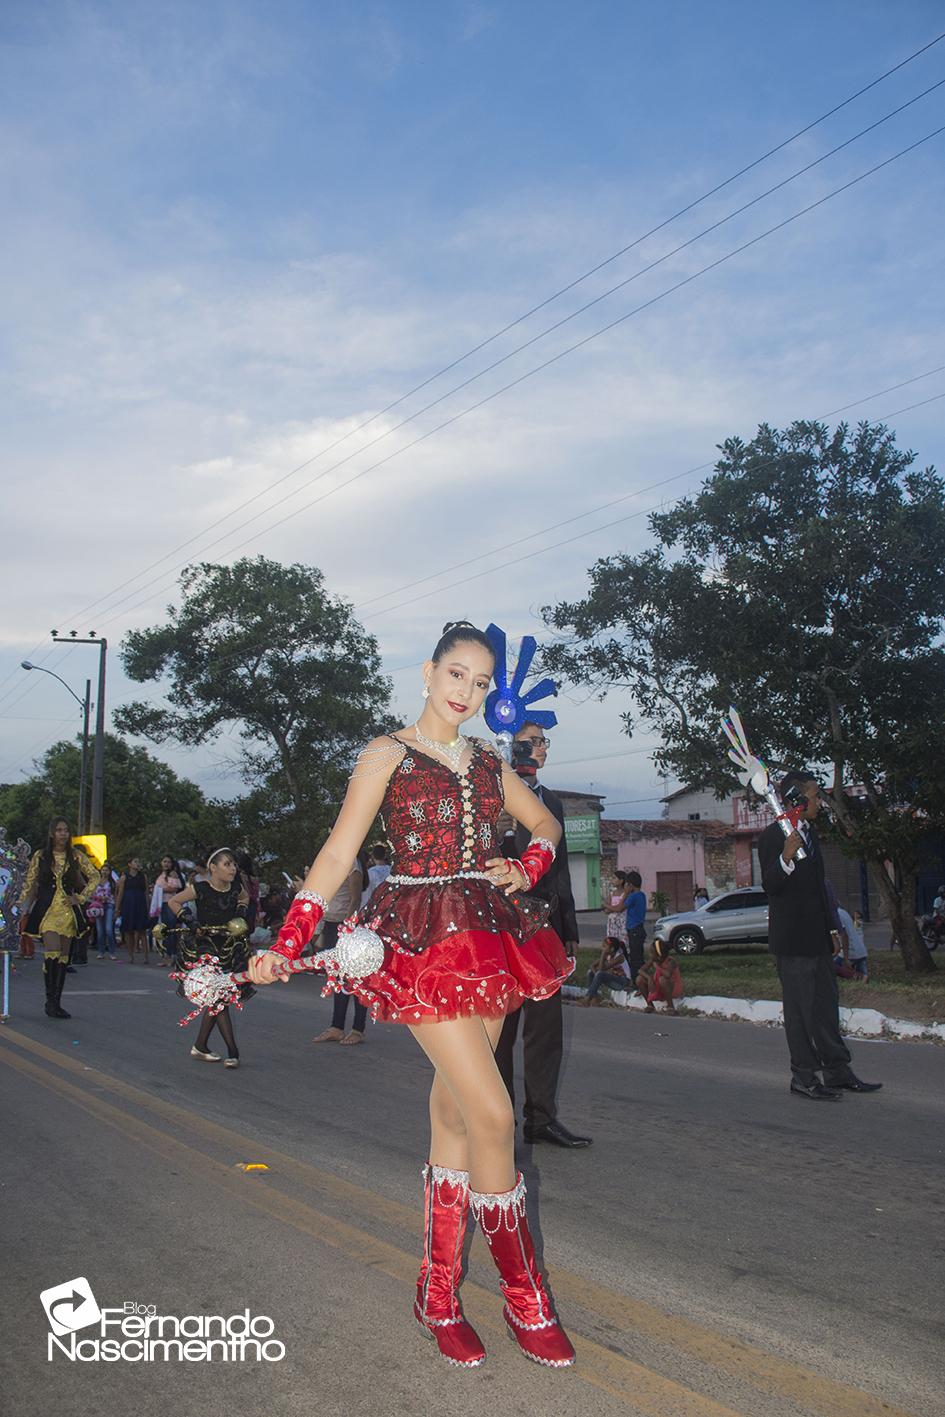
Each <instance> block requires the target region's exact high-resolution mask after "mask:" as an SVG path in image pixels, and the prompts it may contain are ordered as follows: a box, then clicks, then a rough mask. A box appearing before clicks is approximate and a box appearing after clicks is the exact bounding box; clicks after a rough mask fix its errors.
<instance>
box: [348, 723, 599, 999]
mask: <svg viewBox="0 0 945 1417" xmlns="http://www.w3.org/2000/svg"><path fill="white" fill-rule="evenodd" d="M469 741H470V744H471V746H472V757H471V759H470V761H469V764H468V766H467V767H466V769H465V771H464V772H462V773H456V772H454V771H453V770H452V769H451V768H449V767H447V766H446V764H445V763H440V762H437V760H436V759H435V758H433V757H431V756H430V755H429V754H427V753H424V752H422V751H421V750H420V749H418V748H415V747H414V746H413V745H412V744H406V743H404V742H403V741H402V740H401V739H399V738H396V739H394V742H395V743H397V744H399V745H400V746H401V747H402V748H403V749H404V756H403V758H402V759H401V761H400V763H399V764H398V766H397V767H396V768H395V769H394V771H393V773H392V775H391V778H390V781H389V783H388V785H387V790H386V792H385V794H384V801H383V803H382V804H381V819H382V821H383V824H384V828H385V833H386V836H387V839H388V841H389V842H390V845H391V847H392V849H393V858H392V866H391V873H390V875H389V876H388V877H387V879H386V880H385V881H383V882H382V883H381V885H380V886H378V888H377V889H376V890H375V892H374V894H373V895H372V896H371V899H370V901H369V902H368V904H367V906H366V907H365V908H364V909H363V910H362V911H361V912H360V913H359V915H358V916H357V917H356V923H357V924H359V925H366V926H367V927H368V928H370V929H371V930H374V931H376V932H377V934H378V935H380V937H381V939H382V940H383V942H384V965H383V967H382V968H381V969H379V970H378V971H377V973H375V974H369V975H367V976H365V977H364V978H363V979H357V980H354V979H344V980H341V981H334V980H332V979H331V978H329V981H328V985H327V988H326V991H325V992H328V991H329V990H331V989H334V990H336V991H337V990H338V989H343V990H344V991H345V992H346V993H352V994H354V995H355V997H356V998H358V999H360V1000H361V1002H362V1003H364V1004H366V1005H367V1006H368V1008H369V1010H370V1013H371V1017H372V1018H374V1019H380V1020H382V1021H385V1022H391V1023H406V1024H416V1023H423V1022H428V1023H434V1022H436V1021H438V1020H442V1019H452V1018H461V1017H466V1016H467V1015H471V1014H479V1015H481V1016H482V1017H484V1018H501V1017H502V1016H503V1015H505V1014H507V1013H511V1012H512V1010H513V1009H517V1008H518V1007H519V1005H520V1004H521V1002H522V1000H523V999H547V998H549V997H550V996H551V995H552V994H555V993H557V991H558V990H559V989H560V988H561V984H562V982H563V981H564V980H565V979H567V978H568V976H569V975H570V974H571V972H572V970H573V969H574V962H573V960H571V959H569V957H568V956H567V955H566V954H565V952H564V946H563V945H562V943H561V941H560V939H559V938H558V936H557V934H556V933H555V931H554V930H552V929H551V928H550V926H549V925H548V923H547V922H548V910H549V907H548V904H547V902H543V901H538V900H535V899H532V898H530V897H528V896H525V895H514V896H507V895H505V894H504V893H503V892H502V891H501V890H500V889H499V888H498V887H497V886H495V885H494V884H493V883H492V881H491V879H490V878H489V876H488V874H487V872H486V869H485V867H486V862H487V861H489V860H492V859H494V858H496V857H498V856H501V855H502V852H501V850H500V847H499V838H498V833H497V831H496V824H497V822H498V818H499V812H500V811H501V810H502V806H503V800H504V798H503V792H502V760H501V759H500V758H498V757H497V756H496V755H495V754H494V753H493V752H492V751H491V749H489V748H488V747H486V745H485V744H484V743H481V742H480V741H479V740H478V739H475V738H470V740H469ZM352 923H355V922H352Z"/></svg>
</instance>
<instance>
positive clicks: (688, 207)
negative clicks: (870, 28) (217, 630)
mask: <svg viewBox="0 0 945 1417" xmlns="http://www.w3.org/2000/svg"><path fill="white" fill-rule="evenodd" d="M943 39H945V31H943V32H942V33H940V34H937V35H935V36H934V37H933V38H932V39H931V40H929V41H928V43H926V44H923V45H921V46H920V47H919V48H917V49H915V50H913V51H912V53H911V54H908V55H907V56H906V57H905V58H904V59H902V60H900V61H899V62H898V63H897V64H894V65H892V66H891V67H890V68H888V69H886V70H884V71H883V73H881V74H879V75H877V77H876V78H874V79H872V80H870V82H869V83H867V84H864V85H862V86H861V87H860V88H858V89H857V90H855V92H853V93H852V94H849V95H848V96H847V97H846V98H844V99H842V100H841V101H840V102H839V103H837V104H834V106H833V107H832V108H829V109H828V110H827V111H826V112H824V113H822V114H820V116H819V117H817V118H815V119H813V120H811V121H810V122H809V123H806V124H805V125H804V126H803V127H801V128H799V129H797V130H796V132H794V133H792V134H790V135H789V136H788V137H786V138H784V139H782V140H781V141H780V142H779V143H776V144H775V145H774V146H773V147H771V148H768V149H767V150H766V151H765V152H763V153H762V154H760V156H758V157H756V158H753V159H752V161H751V162H748V163H746V164H744V165H743V166H742V167H740V168H738V169H737V171H735V172H733V173H731V174H730V175H729V176H728V177H726V178H724V179H723V180H722V181H721V182H719V183H716V185H715V186H713V187H711V188H709V189H708V190H707V191H706V192H703V193H702V194H701V196H699V197H697V198H695V199H694V200H693V201H691V202H688V203H686V204H685V205H684V206H682V207H680V208H679V209H678V211H676V212H674V213H672V215H670V216H668V217H666V218H664V220H662V221H661V222H659V223H657V225H655V226H653V227H651V228H650V229H649V230H648V231H645V232H643V233H641V234H640V235H639V236H636V237H634V238H633V240H631V241H629V242H627V243H626V244H625V245H623V246H621V247H620V248H619V249H618V250H617V251H615V252H613V253H612V254H611V255H609V256H607V257H605V258H604V260H602V261H599V262H597V263H596V264H595V265H594V266H592V267H590V268H589V269H588V270H586V271H584V272H583V273H582V274H580V275H579V276H576V277H575V278H574V279H572V280H571V281H569V282H568V283H567V284H565V285H563V286H561V287H560V288H559V289H558V290H556V291H554V292H553V293H552V294H551V295H549V296H547V297H546V298H545V299H544V300H541V301H539V302H538V304H536V305H534V306H532V307H530V308H529V309H528V310H526V311H525V312H524V313H523V314H521V315H518V316H517V317H516V318H515V319H513V320H510V321H509V322H508V323H507V324H505V325H503V326H502V327H501V328H500V329H499V330H497V331H495V333H494V334H491V335H489V336H488V337H487V338H486V339H484V340H481V341H479V342H478V343H477V344H475V345H473V346H472V347H471V348H470V349H468V350H466V351H465V352H464V353H463V354H461V355H459V356H458V357H456V358H455V359H453V360H451V361H450V362H449V363H448V364H445V365H443V366H442V367H441V368H440V369H438V370H436V371H435V372H434V373H433V374H431V375H429V376H428V377H427V378H425V379H423V380H422V381H421V382H420V383H418V384H416V385H414V386H413V388H411V389H409V390H407V392H406V393H403V394H401V395H399V396H398V397H397V398H396V399H394V400H393V401H392V402H390V403H388V404H386V405H385V406H384V407H383V408H381V409H379V410H378V411H377V412H376V413H374V414H372V415H371V416H370V417H369V418H366V419H364V420H362V421H361V422H360V423H358V424H357V425H356V426H355V427H354V428H352V429H350V430H349V431H348V432H347V433H345V434H344V435H343V436H342V437H340V438H337V439H335V440H334V442H332V443H330V444H328V445H327V446H326V447H325V448H322V449H320V450H319V452H318V453H316V454H314V455H313V456H312V457H311V458H307V459H305V460H304V461H303V462H301V463H299V464H298V465H297V466H295V467H293V468H291V469H289V471H288V472H286V473H284V474H283V475H282V476H281V477H279V478H277V479H276V480H275V481H274V482H272V483H270V485H269V486H268V487H267V488H264V489H262V490H261V491H260V492H257V493H254V494H253V496H252V497H250V498H248V499H246V500H245V501H244V502H242V503H240V504H239V505H238V506H237V507H234V508H232V509H231V510H230V511H229V512H227V513H226V514H225V515H224V516H222V517H219V518H217V519H216V520H215V521H213V522H210V523H208V525H207V526H206V527H204V528H202V530H201V531H200V532H197V533H195V535H194V536H192V537H189V538H188V539H187V540H185V541H183V542H181V543H179V544H178V545H177V546H176V547H174V548H172V549H171V550H170V551H169V552H167V553H166V554H165V555H164V556H162V557H159V558H158V560H156V561H153V562H151V563H150V564H149V565H148V566H145V567H143V568H142V570H140V571H138V572H136V573H135V575H134V576H131V577H128V578H127V579H126V580H124V581H122V582H120V583H119V584H118V585H117V586H115V587H113V589H112V590H111V591H108V592H106V593H105V594H104V595H102V596H100V597H99V598H98V599H97V600H94V601H92V602H91V603H90V604H89V605H87V606H85V607H83V608H82V609H81V610H80V611H78V612H77V615H78V617H79V618H82V617H84V616H86V615H87V614H89V613H90V612H91V611H92V610H94V609H96V608H97V607H98V606H100V605H102V603H103V602H104V601H107V600H110V599H111V598H112V596H114V595H116V594H117V593H118V591H120V590H123V589H124V588H125V587H126V586H129V585H133V584H134V583H135V582H137V581H140V580H141V579H142V578H143V577H144V576H146V575H148V574H149V572H150V571H152V570H155V569H156V568H157V567H158V566H161V565H163V564H164V562H165V561H168V560H170V559H171V558H172V557H173V556H175V555H177V554H178V552H180V551H182V550H184V549H185V548H186V547H188V546H192V545H194V543H195V542H197V541H199V540H201V539H202V538H203V537H205V536H206V535H207V534H208V533H209V532H210V531H212V530H213V529H214V528H215V527H217V526H220V525H222V523H223V522H224V521H227V520H229V519H230V518H231V517H233V516H236V515H237V514H238V513H239V512H240V511H243V510H245V509H246V508H247V507H250V506H252V505H254V504H255V503H256V502H257V501H258V500H259V499H260V498H262V497H265V496H268V495H269V494H270V493H271V492H272V491H274V490H275V488H277V487H279V486H280V485H282V483H284V482H286V481H288V480H289V479H291V478H292V477H294V476H296V475H297V474H298V473H299V472H301V471H303V470H304V469H305V468H306V467H309V466H310V465H311V464H312V463H314V462H316V461H318V460H319V459H320V458H322V457H325V456H327V454H328V453H330V452H332V451H333V450H334V449H335V448H337V447H339V446H340V445H341V444H343V443H345V442H347V441H348V439H349V438H352V437H354V436H355V435H356V434H357V433H359V432H361V431H362V430H363V429H364V428H367V427H368V426H370V425H371V424H372V423H374V422H376V421H377V419H379V418H382V417H384V416H385V415H386V414H387V413H389V412H391V411H392V410H393V409H395V408H397V407H399V406H400V405H401V404H403V403H404V402H406V400H407V399H409V398H411V397H412V396H413V395H414V394H416V393H419V392H420V391H422V390H423V389H425V388H427V387H428V386H429V385H430V384H432V383H434V382H435V381H436V380H437V379H439V378H441V377H443V376H444V375H445V374H447V373H449V372H451V371H452V370H453V369H455V368H457V367H458V366H459V365H460V364H462V363H464V362H465V361H466V360H467V359H469V358H471V357H472V356H473V355H475V354H477V353H479V352H481V351H482V350H483V349H485V348H487V347H488V346H489V345H491V344H493V343H494V342H495V341H497V340H498V339H500V338H501V337H502V336H503V335H505V334H507V333H508V332H509V331H510V330H513V329H515V328H516V327H517V326H519V325H521V324H523V323H524V322H525V321H526V320H528V319H530V318H531V316H532V315H535V314H537V313H538V312H539V311H541V310H543V309H545V308H546V307H547V306H549V305H551V304H552V303H553V302H554V301H556V300H558V299H560V298H561V296H563V295H566V294H568V293H569V292H570V291H572V290H574V289H576V288H577V287H578V286H580V285H582V284H583V283H584V282H585V281H587V280H589V279H590V278H591V277H592V276H594V275H596V274H597V273H598V272H600V271H601V270H604V269H605V268H606V267H607V266H609V265H611V264H613V262H614V261H616V260H618V259H619V258H620V257H621V256H624V255H626V254H627V253H628V252H629V251H632V250H634V249H635V248H636V247H637V246H640V245H641V244H642V243H643V242H644V241H647V240H648V239H649V238H650V237H652V236H655V235H657V234H658V233H659V232H660V231H663V230H665V229H666V228H667V227H668V226H670V225H671V224H672V223H673V222H675V221H678V220H679V219H680V218H681V217H683V216H685V215H687V214H688V213H689V212H691V211H694V210H695V209H696V208H697V207H698V206H700V205H701V204H702V203H703V202H706V201H708V200H709V198H711V197H713V196H715V195H717V194H718V193H719V192H721V191H723V190H724V189H725V188H726V187H729V186H731V184H732V183H734V182H736V181H737V180H738V179H739V178H740V177H743V176H745V175H746V174H747V173H748V172H751V171H752V170H753V169H754V168H756V167H759V166H760V165H761V164H762V163H764V162H766V161H767V160H768V159H769V158H771V157H774V156H775V155H776V154H777V153H779V152H781V151H783V150H784V149H785V148H787V147H788V146H790V144H791V143H793V142H796V141H797V139H798V138H801V137H803V136H804V135H805V134H807V133H810V132H812V131H813V129H815V128H817V127H818V126H819V125H820V124H822V123H824V122H826V121H827V120H828V119H829V118H832V117H833V116H834V115H835V114H837V113H839V112H841V110H843V109H844V108H846V107H848V106H849V105H850V104H852V103H854V102H855V101H856V100H857V99H858V98H861V97H862V96H863V95H864V94H866V93H868V92H870V90H872V89H874V88H876V87H877V86H878V85H879V84H881V83H883V82H884V81H885V80H886V79H888V78H890V77H891V76H892V75H893V74H896V73H898V72H899V71H900V70H902V69H904V68H905V67H906V66H907V65H908V64H911V63H912V62H913V61H914V60H916V59H918V58H919V57H920V56H921V55H923V54H925V53H927V52H928V51H929V50H931V49H933V48H934V47H935V46H936V45H937V44H939V43H941V41H942V40H943ZM398 426H402V425H398ZM369 446H370V445H369ZM359 451H363V449H361V450H359ZM331 470H332V469H328V470H327V471H331ZM322 475H327V472H326V473H324V474H322ZM4 682H6V681H5V680H4V681H0V687H2V684H3V683H4Z"/></svg>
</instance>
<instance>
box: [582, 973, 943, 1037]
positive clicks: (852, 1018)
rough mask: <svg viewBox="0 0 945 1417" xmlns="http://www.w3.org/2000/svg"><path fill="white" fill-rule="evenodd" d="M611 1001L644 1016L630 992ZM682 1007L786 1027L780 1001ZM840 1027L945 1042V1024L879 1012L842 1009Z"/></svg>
mask: <svg viewBox="0 0 945 1417" xmlns="http://www.w3.org/2000/svg"><path fill="white" fill-rule="evenodd" d="M609 992H610V998H611V1001H612V1002H613V1003H615V1004H616V1005H617V1007H618V1008H622V1009H632V1010H634V1011H636V1012H638V1013H642V1012H643V1010H644V1009H645V1008H646V1004H645V1002H644V1001H643V999H641V998H640V997H639V995H637V994H630V993H628V991H627V990H625V989H621V990H610V991H609ZM561 993H562V994H563V995H564V996H565V997H566V998H570V999H583V998H584V996H585V995H586V993H587V990H586V989H580V988H578V986H577V985H575V984H565V985H563V986H562V989H561ZM676 1004H677V1006H678V1007H679V1008H684V1009H688V1010H689V1011H690V1012H691V1013H695V1014H702V1015H704V1016H705V1017H706V1018H725V1019H743V1020H744V1021H745V1022H746V1023H763V1024H767V1025H768V1026H769V1027H771V1026H776V1027H778V1028H780V1027H782V1025H783V1023H784V1019H783V1016H782V1013H781V1005H780V1003H779V1002H778V1001H777V999H729V998H725V997H724V996H722V995H720V994H693V995H691V996H684V997H683V998H681V999H677V1000H676ZM840 1027H841V1028H842V1029H843V1032H844V1033H846V1034H848V1035H849V1036H850V1037H851V1038H900V1039H902V1038H914V1039H918V1040H919V1041H920V1042H923V1043H945V1023H915V1022H913V1021H912V1020H910V1019H904V1018H887V1017H886V1015H885V1014H881V1013H877V1012H876V1010H875V1009H843V1008H842V1009H841V1010H840Z"/></svg>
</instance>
